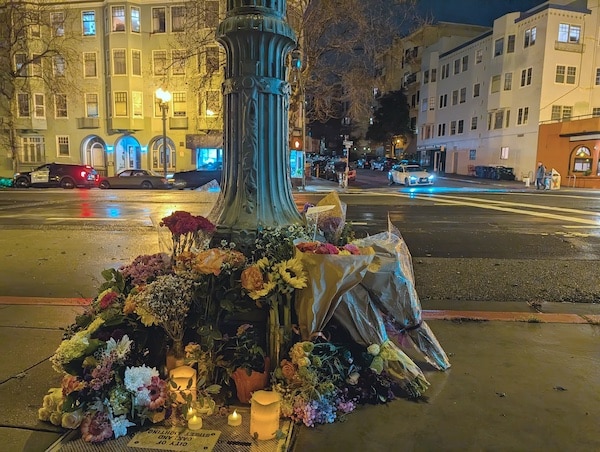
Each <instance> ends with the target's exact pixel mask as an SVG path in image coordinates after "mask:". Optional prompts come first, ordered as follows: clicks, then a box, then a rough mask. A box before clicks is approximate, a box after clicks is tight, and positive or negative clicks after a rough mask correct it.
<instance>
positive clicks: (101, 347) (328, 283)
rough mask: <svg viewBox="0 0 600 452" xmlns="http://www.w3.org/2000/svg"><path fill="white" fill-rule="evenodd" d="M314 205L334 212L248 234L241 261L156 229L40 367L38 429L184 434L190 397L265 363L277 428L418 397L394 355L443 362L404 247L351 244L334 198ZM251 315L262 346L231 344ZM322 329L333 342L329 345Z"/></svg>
mask: <svg viewBox="0 0 600 452" xmlns="http://www.w3.org/2000/svg"><path fill="white" fill-rule="evenodd" d="M322 202H326V203H333V204H334V205H333V206H328V205H317V206H313V207H307V221H306V225H291V226H286V227H279V228H265V229H261V230H259V231H257V232H256V240H255V243H254V247H253V248H252V249H251V250H250V251H248V250H246V251H245V254H244V253H242V252H241V251H240V250H238V249H237V246H236V244H235V243H228V242H226V241H221V242H220V243H218V244H215V243H214V240H213V239H212V238H211V234H212V233H213V232H214V230H215V226H214V225H213V224H212V223H211V222H210V221H209V220H207V219H206V218H204V217H201V216H194V215H191V214H190V213H188V212H183V211H177V212H174V213H173V214H171V215H169V216H167V217H165V218H163V219H162V221H161V222H160V225H161V226H160V228H161V230H168V231H169V233H170V235H171V242H172V245H169V249H168V250H167V252H164V253H156V254H150V255H142V256H138V257H137V258H136V259H134V260H133V262H131V263H130V264H128V265H124V266H122V267H120V268H118V269H107V270H105V271H103V272H102V276H103V278H104V281H103V283H102V284H101V285H100V287H99V289H98V295H97V296H96V297H95V298H94V300H92V302H91V303H90V305H89V307H88V308H87V310H86V312H85V313H84V314H83V315H81V316H79V317H78V318H77V320H76V323H75V324H74V325H72V326H71V327H70V328H69V329H68V330H67V332H66V333H65V337H64V340H63V342H62V343H61V344H60V345H59V347H58V348H57V350H56V352H55V354H54V355H53V356H52V358H51V362H52V365H53V368H54V369H55V370H56V371H57V372H59V373H60V374H62V375H63V377H62V385H61V387H60V388H51V389H50V391H49V392H48V394H47V395H46V396H45V397H44V400H43V404H42V407H41V408H40V410H39V413H38V415H39V418H40V419H41V420H44V421H49V422H52V423H53V424H55V425H61V426H63V427H64V428H70V429H76V428H78V429H80V432H81V436H82V438H83V439H84V440H86V441H90V442H101V441H105V440H107V439H110V438H118V437H120V436H123V435H126V434H127V433H128V431H130V430H131V429H133V428H138V427H140V426H142V425H143V424H144V423H145V422H147V421H149V422H161V421H165V422H169V423H170V424H171V425H182V422H185V416H184V413H185V408H186V407H185V406H183V405H182V404H184V405H185V404H187V403H189V402H190V401H191V400H192V399H193V398H194V397H192V394H190V388H194V391H196V393H195V395H194V396H195V397H196V398H197V399H198V400H205V399H206V400H207V402H208V403H209V405H210V406H213V405H214V403H215V400H216V398H217V397H219V398H220V402H221V403H223V404H228V403H231V401H232V400H231V394H232V392H227V391H221V390H222V388H224V387H227V386H228V385H231V384H232V382H231V380H230V378H231V376H232V375H234V373H235V372H234V371H236V370H237V369H240V368H241V369H244V370H245V372H246V373H248V372H249V373H252V371H255V372H258V371H260V370H261V364H262V363H263V362H264V363H267V365H268V363H271V365H273V366H274V367H275V370H274V371H273V372H272V375H271V377H272V381H271V383H272V388H271V389H272V390H273V391H276V392H278V393H279V394H280V395H281V398H282V414H283V416H285V417H288V418H290V419H291V420H293V421H294V422H299V423H302V424H304V425H306V426H309V427H313V426H315V425H318V424H326V423H331V422H335V421H337V420H340V419H342V418H343V417H344V416H346V415H347V414H348V413H350V412H352V411H353V410H354V409H355V408H356V406H357V405H359V404H364V403H385V402H387V401H389V400H393V399H394V398H396V397H398V396H408V397H420V396H421V395H422V394H423V392H424V391H425V390H426V388H427V386H428V384H429V383H428V382H427V380H426V379H425V376H424V375H423V373H422V372H421V370H420V369H419V367H418V366H417V365H416V364H415V363H414V362H413V361H412V360H411V359H410V358H409V357H408V356H407V355H405V354H404V352H403V351H402V350H401V347H402V346H403V345H406V343H408V341H412V345H413V346H416V348H417V349H419V350H421V352H422V353H423V354H424V356H425V359H426V360H427V361H429V362H430V363H432V364H433V365H434V366H435V367H437V368H438V369H440V370H445V369H447V368H448V367H449V363H448V361H447V357H446V355H445V354H444V352H443V350H442V349H441V347H440V346H439V344H438V343H437V340H436V339H435V336H434V335H433V333H432V332H431V330H429V328H428V327H427V325H426V324H425V322H423V321H422V319H421V317H420V305H419V301H418V298H417V297H416V291H415V290H414V283H413V277H412V267H411V264H410V255H409V254H408V253H407V250H406V246H405V244H404V242H403V241H402V239H401V237H400V236H399V233H396V231H393V230H390V231H388V232H387V233H382V234H381V235H376V236H372V237H368V238H366V239H361V240H355V239H354V235H353V233H352V231H351V228H350V225H349V224H348V223H346V222H345V218H344V217H345V215H344V214H345V206H344V205H343V204H342V203H341V202H340V201H339V199H338V198H337V195H336V194H332V195H329V196H327V197H326V198H324V200H322ZM311 209H312V210H311ZM310 212H312V213H313V214H314V215H315V217H314V218H312V219H310V218H308V217H309V216H310ZM319 215H321V217H320V218H317V217H318V216H319ZM159 237H160V232H159ZM162 243H163V244H164V242H162ZM257 309H258V310H265V311H267V313H268V314H267V315H266V317H267V321H266V325H263V326H264V328H261V329H260V330H261V331H266V332H267V334H264V335H263V337H262V338H261V337H260V335H258V334H256V333H257V330H256V329H255V328H254V326H251V325H249V324H242V325H239V324H238V327H239V328H238V331H237V332H236V333H235V334H233V333H232V331H231V327H232V326H233V325H231V324H228V323H227V322H228V320H229V319H230V318H231V317H230V316H231V314H236V313H238V314H239V313H244V312H246V311H250V310H257ZM226 328H230V330H229V331H225V330H226ZM330 328H332V330H334V331H338V332H340V331H343V332H344V333H343V334H342V335H339V334H337V335H336V337H334V339H333V340H330V331H329V329H330ZM388 332H389V335H388ZM398 337H401V339H402V341H401V342H399V341H397V338H398ZM394 341H396V342H398V343H395V342H394ZM186 344H187V345H186ZM173 353H174V354H175V355H176V357H179V358H180V359H176V360H175V361H173V360H171V361H170V360H169V357H170V355H172V354H173ZM284 356H285V357H284ZM288 356H289V359H288V358H287V357H288ZM173 363H175V364H174V365H188V366H190V367H191V368H192V369H190V370H192V374H193V375H195V378H196V381H190V382H189V384H188V385H187V389H186V387H185V386H186V385H185V384H181V383H177V384H175V380H174V379H175V377H173V378H171V377H169V375H171V374H170V373H169V370H170V369H171V367H170V365H173ZM184 369H187V368H182V370H184ZM267 370H269V369H268V368H267ZM186 371H187V370H186ZM170 378H171V380H170ZM186 378H187V377H186ZM172 388H176V389H175V390H173V389H172ZM181 388H183V389H181ZM178 390H179V391H180V392H182V393H185V394H186V396H185V397H180V396H181V395H182V394H177V391H178ZM217 391H221V393H220V394H216V392H217ZM182 400H183V401H182ZM240 400H241V398H240Z"/></svg>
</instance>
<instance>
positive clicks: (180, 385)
mask: <svg viewBox="0 0 600 452" xmlns="http://www.w3.org/2000/svg"><path fill="white" fill-rule="evenodd" d="M170 377H171V380H173V383H175V385H176V387H175V388H173V387H172V386H169V389H170V390H171V391H175V392H176V393H177V402H178V403H185V398H184V395H185V394H191V395H192V400H196V369H194V368H192V367H190V366H179V367H176V368H175V369H173V370H171V372H170ZM188 386H189V387H188Z"/></svg>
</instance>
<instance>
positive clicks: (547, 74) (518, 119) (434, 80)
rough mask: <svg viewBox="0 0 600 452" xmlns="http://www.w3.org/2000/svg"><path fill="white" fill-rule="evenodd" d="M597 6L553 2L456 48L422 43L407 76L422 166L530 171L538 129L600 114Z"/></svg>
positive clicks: (502, 21)
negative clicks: (413, 83) (414, 95)
mask: <svg viewBox="0 0 600 452" xmlns="http://www.w3.org/2000/svg"><path fill="white" fill-rule="evenodd" d="M599 9H600V1H599V0H587V1H586V0H575V1H573V0H554V1H552V2H547V3H543V4H541V5H539V6H538V7H535V8H532V9H530V10H528V11H523V12H513V13H509V14H506V15H504V16H502V17H499V18H497V19H496V20H495V21H494V24H493V29H491V30H489V31H487V32H484V33H482V34H480V35H478V36H476V37H474V38H472V39H469V40H466V39H463V42H462V43H460V44H458V45H455V46H453V47H448V45H447V42H448V39H447V38H445V37H441V38H440V39H439V40H437V41H436V42H433V43H430V44H429V45H426V46H424V47H423V49H421V56H420V62H419V65H420V69H419V71H418V72H417V71H414V73H415V74H417V75H415V76H414V77H413V78H414V79H415V80H416V82H417V83H418V90H417V92H418V98H419V105H418V113H417V120H416V130H417V155H418V158H419V160H420V161H421V162H422V163H423V164H424V165H426V166H428V167H430V168H433V169H435V170H440V171H445V172H448V173H457V174H469V173H473V172H474V171H475V168H476V167H477V166H504V167H509V168H513V171H514V174H515V175H516V177H517V179H520V178H522V177H526V176H528V175H530V174H531V173H532V172H533V171H535V168H536V162H537V161H538V159H541V158H543V154H541V155H539V156H538V142H539V134H540V124H543V123H546V122H552V121H569V120H573V119H575V118H578V117H585V116H600V45H599V30H600V29H599V28H598V23H599V22H598V20H599V19H600V17H599ZM408 39H410V37H409V38H408ZM409 42H410V41H409ZM450 42H452V41H450ZM410 81H412V79H411V80H410ZM403 83H404V86H405V87H407V83H406V80H405V81H403ZM396 89H397V88H396ZM407 89H408V87H407ZM408 93H409V102H412V96H411V95H410V91H408ZM571 151H572V150H571V149H565V150H564V153H565V156H564V159H565V166H566V162H568V160H569V155H570V153H571ZM572 170H573V169H572Z"/></svg>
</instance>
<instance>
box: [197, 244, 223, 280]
mask: <svg viewBox="0 0 600 452" xmlns="http://www.w3.org/2000/svg"><path fill="white" fill-rule="evenodd" d="M227 256H228V255H227V252H226V251H223V250H221V249H219V248H210V249H208V250H205V251H201V252H200V253H198V255H197V256H196V262H195V263H194V270H195V271H197V272H198V273H201V274H203V275H209V274H211V273H212V274H213V275H215V276H219V274H220V273H221V268H222V267H223V262H225V259H226V258H227Z"/></svg>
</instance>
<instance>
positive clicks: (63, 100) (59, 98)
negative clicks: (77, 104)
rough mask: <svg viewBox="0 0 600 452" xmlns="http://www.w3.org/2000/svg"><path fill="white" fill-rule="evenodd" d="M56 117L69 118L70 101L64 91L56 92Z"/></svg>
mask: <svg viewBox="0 0 600 452" xmlns="http://www.w3.org/2000/svg"><path fill="white" fill-rule="evenodd" d="M54 118H56V119H69V103H68V98H67V95H66V94H64V93H56V94H54Z"/></svg>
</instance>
